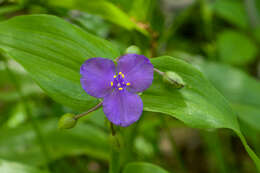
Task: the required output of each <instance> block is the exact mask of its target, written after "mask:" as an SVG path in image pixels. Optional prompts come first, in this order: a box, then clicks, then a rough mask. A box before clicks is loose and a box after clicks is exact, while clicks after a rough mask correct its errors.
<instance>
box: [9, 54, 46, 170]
mask: <svg viewBox="0 0 260 173" xmlns="http://www.w3.org/2000/svg"><path fill="white" fill-rule="evenodd" d="M4 64H5V69H6V72H7V74H8V75H9V77H10V79H11V80H12V82H13V83H14V85H15V89H16V90H17V92H18V95H19V97H20V100H21V102H22V104H23V106H24V108H25V112H26V115H27V117H28V120H29V122H30V123H31V125H32V128H33V130H34V132H35V134H36V138H37V141H38V143H39V146H40V148H41V152H42V154H43V156H44V158H45V161H46V163H45V164H46V165H45V167H46V169H47V170H49V167H48V162H49V161H50V157H49V152H48V149H47V145H46V143H45V141H44V139H43V135H42V133H41V130H40V128H39V127H38V125H37V123H36V121H35V119H34V118H33V116H32V114H31V110H30V107H29V105H28V103H27V100H26V98H25V97H24V96H23V93H22V90H21V86H20V83H19V82H18V80H16V77H15V75H14V74H13V73H12V71H11V70H10V69H9V67H8V63H7V60H6V59H5V57H4Z"/></svg>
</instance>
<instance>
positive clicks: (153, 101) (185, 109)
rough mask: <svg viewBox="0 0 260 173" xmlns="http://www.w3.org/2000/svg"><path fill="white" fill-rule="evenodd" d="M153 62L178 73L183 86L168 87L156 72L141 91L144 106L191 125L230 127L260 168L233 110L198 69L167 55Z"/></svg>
mask: <svg viewBox="0 0 260 173" xmlns="http://www.w3.org/2000/svg"><path fill="white" fill-rule="evenodd" d="M152 63H153V64H154V66H155V68H157V69H159V70H161V71H163V72H166V71H173V72H175V73H177V74H178V75H180V76H181V77H182V78H183V80H184V82H185V83H186V86H185V87H184V88H182V89H179V90H177V89H173V88H171V87H167V86H166V85H165V84H163V81H162V78H161V76H159V75H158V74H155V76H154V82H153V85H152V86H151V87H150V88H149V89H148V90H147V91H146V92H145V93H144V94H143V95H142V99H143V102H144V110H146V111H152V112H161V113H165V114H168V115H170V116H173V117H175V118H177V119H179V120H181V121H183V122H184V123H185V124H187V125H188V126H190V127H195V128H201V129H214V128H228V129H232V130H233V131H234V132H236V134H237V135H238V136H239V137H240V139H241V141H242V143H243V144H244V146H245V149H246V150H247V152H248V153H249V155H250V157H251V158H252V159H253V160H254V162H255V164H256V166H257V168H258V170H260V160H259V158H258V157H257V156H256V155H255V153H254V152H253V150H252V149H251V148H250V147H249V146H248V144H247V143H246V140H245V138H244V136H243V135H242V133H241V131H240V128H239V124H238V121H237V118H236V114H235V113H234V112H233V110H232V109H231V108H230V106H229V103H228V102H227V100H226V99H225V98H224V97H223V96H222V95H221V94H220V93H219V92H218V91H217V90H216V89H215V88H214V87H213V86H212V84H211V83H210V82H209V81H208V80H207V79H206V78H205V77H204V76H203V75H202V73H201V72H200V71H199V70H197V69H196V68H195V67H193V66H191V65H190V64H188V63H185V62H184V61H182V60H178V59H175V58H172V57H168V56H164V57H158V58H154V59H152Z"/></svg>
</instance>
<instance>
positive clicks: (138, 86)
mask: <svg viewBox="0 0 260 173" xmlns="http://www.w3.org/2000/svg"><path fill="white" fill-rule="evenodd" d="M80 74H81V80H80V81H81V85H82V87H83V89H84V90H85V91H86V92H87V93H88V94H89V95H91V96H93V97H96V98H103V111H104V113H105V115H106V117H107V118H108V120H109V121H111V122H112V123H113V124H115V125H119V126H123V127H126V126H129V125H130V124H132V123H134V122H136V121H137V120H138V119H139V118H140V116H141V114H142V111H143V103H142V100H141V98H140V96H139V95H138V94H137V93H138V92H142V91H144V90H146V89H147V88H148V87H149V86H150V85H151V84H152V81H153V65H152V64H151V62H150V60H149V59H148V58H146V57H145V56H143V55H137V54H126V55H123V56H121V57H120V59H119V60H118V62H117V66H115V64H114V62H113V61H112V60H109V59H105V58H91V59H88V60H87V61H85V62H84V64H83V65H82V66H81V69H80Z"/></svg>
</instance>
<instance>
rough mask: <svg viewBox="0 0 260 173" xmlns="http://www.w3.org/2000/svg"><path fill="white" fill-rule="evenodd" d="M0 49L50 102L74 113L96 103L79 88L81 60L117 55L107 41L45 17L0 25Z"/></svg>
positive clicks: (35, 16) (34, 16)
mask: <svg viewBox="0 0 260 173" xmlns="http://www.w3.org/2000/svg"><path fill="white" fill-rule="evenodd" d="M0 49H3V50H4V51H5V52H6V53H7V54H8V55H10V57H12V58H14V59H15V60H16V61H17V62H19V63H20V64H21V65H22V66H23V67H24V68H25V69H26V70H27V71H28V72H29V73H30V74H31V76H32V78H33V79H34V80H35V81H36V82H37V83H38V84H39V85H40V87H41V88H42V89H43V90H44V91H46V92H47V94H49V95H50V96H51V97H52V98H53V99H54V100H56V101H57V102H60V103H62V104H64V105H67V106H70V107H72V108H74V109H78V110H87V109H88V108H90V107H92V106H93V105H95V104H96V103H97V100H96V99H95V98H93V97H91V96H89V95H87V94H86V93H85V92H84V91H83V89H82V87H81V85H80V74H79V70H80V66H81V64H82V63H83V62H84V60H86V59H88V58H91V57H105V58H116V57H118V56H119V53H118V52H117V50H116V49H115V48H113V46H112V45H111V44H110V43H109V42H107V41H105V40H102V39H100V38H97V37H95V36H93V35H91V34H88V33H86V32H84V31H82V30H81V29H79V28H78V27H75V26H73V25H71V24H69V23H67V22H65V21H64V20H62V19H60V18H57V17H54V16H48V15H32V16H20V17H16V18H13V19H11V20H8V21H6V22H2V23H0Z"/></svg>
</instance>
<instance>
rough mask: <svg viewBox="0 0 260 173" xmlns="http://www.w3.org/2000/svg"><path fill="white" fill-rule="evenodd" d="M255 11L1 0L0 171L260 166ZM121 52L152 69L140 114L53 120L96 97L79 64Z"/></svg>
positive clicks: (192, 4) (239, 5)
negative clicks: (120, 120)
mask: <svg viewBox="0 0 260 173" xmlns="http://www.w3.org/2000/svg"><path fill="white" fill-rule="evenodd" d="M252 3H255V1H254V0H252ZM24 14H26V15H24ZM259 19H260V8H257V6H254V5H252V4H250V3H248V2H244V1H242V0H219V1H215V2H213V1H210V0H197V1H190V0H187V1H170V0H161V1H160V0H157V1H153V0H145V1H144V0H96V1H92V0H84V1H83V0H64V1H60V0H39V1H36V0H13V1H9V0H2V1H1V0H0V20H1V22H0V75H1V79H0V113H1V115H2V116H0V124H1V127H0V129H1V134H0V159H1V160H0V172H4V173H9V172H19V171H20V172H21V173H23V172H28V173H31V172H32V173H34V172H35V173H38V172H39V173H40V172H42V173H44V172H46V173H47V172H50V173H51V172H57V173H60V172H65V173H66V172H90V173H91V172H101V173H102V172H108V170H109V172H111V173H117V172H123V173H128V172H137V173H139V172H140V173H146V172H158V173H166V172H182V173H185V172H256V171H258V172H259V171H260V160H259V158H258V156H257V155H260V148H259V146H260V145H259V144H260V141H259V135H260V128H259V125H258V124H259V123H260V118H259V116H260V109H259V106H260V105H259V104H260V94H259V93H260V83H259V79H258V78H259V76H260V71H259V67H260V66H259V64H260V63H259V51H258V49H259V44H258V43H259V42H260V39H259V34H258V33H259V31H260V30H259V28H260V24H259V21H260V20H259ZM129 52H131V53H132V52H135V53H138V54H139V53H140V54H144V55H145V56H147V57H149V58H150V60H151V62H152V64H153V65H154V68H156V70H157V71H155V73H154V80H153V84H152V85H151V87H150V88H149V89H148V90H147V91H145V92H143V93H141V94H140V96H141V98H142V100H143V109H144V112H143V115H142V118H141V119H140V120H139V121H138V122H137V123H135V124H133V125H131V126H129V127H127V128H122V127H113V126H111V125H109V122H108V120H107V119H106V117H105V115H104V113H103V111H102V110H101V109H100V110H96V111H94V112H92V111H90V112H92V113H90V114H88V115H86V116H85V117H84V118H81V119H80V120H79V122H78V123H77V124H76V126H75V127H74V128H73V129H69V130H64V129H62V130H61V129H58V121H59V118H61V116H62V115H63V114H65V115H69V118H70V119H67V120H69V121H73V120H75V119H73V116H74V114H77V113H82V112H83V111H88V110H89V109H90V110H92V109H91V108H93V107H94V106H95V105H97V104H98V103H99V102H100V100H98V99H96V98H94V97H91V96H89V95H88V94H87V93H86V92H85V91H84V90H83V89H82V86H81V84H80V73H79V71H80V66H81V65H82V63H83V62H84V61H85V60H87V59H89V58H92V57H103V58H109V59H111V60H114V61H116V59H117V58H118V57H119V56H120V55H123V54H124V53H129ZM17 63H18V64H17ZM170 74H171V75H173V74H174V76H173V79H171V80H172V81H170V82H169V81H167V80H165V79H166V78H167V76H166V75H170ZM176 83H177V84H179V83H180V86H179V87H176V85H174V84H176ZM38 86H39V87H40V88H39V87H38ZM52 99H53V100H52ZM93 110H94V109H93ZM79 115H81V114H79ZM65 120H66V119H64V118H62V119H60V123H61V122H63V123H64V122H65ZM67 120H66V121H67ZM75 121H76V120H75ZM74 125H75V124H73V125H69V126H70V127H71V126H74ZM65 126H66V122H65ZM66 127H67V126H66ZM183 129H184V130H186V131H188V133H179V134H178V131H181V130H183ZM223 129H228V130H223ZM206 131H209V132H206ZM213 131H214V132H213ZM197 134H199V135H197ZM192 135H195V137H194V136H192ZM196 135H197V136H196ZM244 135H245V136H246V138H245V137H244ZM238 139H239V140H238ZM246 139H247V140H246ZM183 140H184V141H185V140H186V143H188V142H187V141H189V140H192V143H190V144H185V142H183ZM194 141H195V142H194ZM196 141H199V142H196ZM233 145H234V146H235V147H233ZM241 145H243V146H244V149H242V147H241ZM192 147H195V148H196V147H197V148H196V149H197V150H199V152H198V151H197V153H196V157H195V158H196V160H193V163H189V160H191V159H192V158H193V156H192V155H194V153H192V151H190V150H192V149H190V150H189V151H188V153H187V156H186V155H185V151H186V150H188V149H187V148H192ZM237 148H239V149H237ZM206 151H207V152H208V153H207V152H206ZM245 151H246V153H247V154H246V153H245ZM200 156H201V157H200ZM227 157H228V158H229V157H230V158H231V159H226V158H227ZM197 158H199V159H197ZM212 158H214V159H212ZM249 158H251V159H252V161H253V162H251V161H249ZM200 162H202V163H204V164H202V165H201V163H200ZM253 163H254V164H253ZM216 164H217V165H220V166H219V167H218V166H215V165H216ZM239 164H241V165H242V166H241V167H238V165H239ZM205 165H206V166H205ZM108 167H110V168H108ZM1 170H2V171H1ZM166 170H167V171H166Z"/></svg>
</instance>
